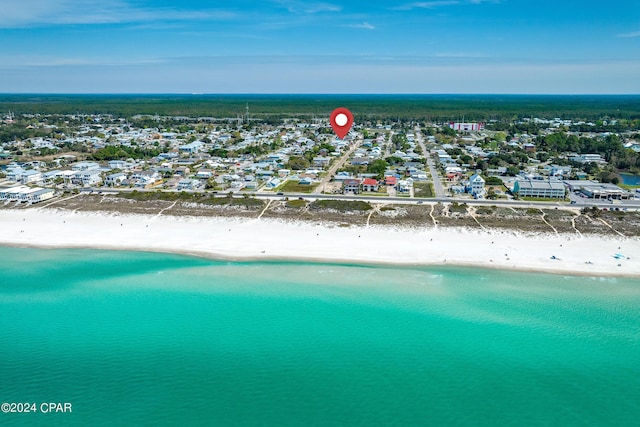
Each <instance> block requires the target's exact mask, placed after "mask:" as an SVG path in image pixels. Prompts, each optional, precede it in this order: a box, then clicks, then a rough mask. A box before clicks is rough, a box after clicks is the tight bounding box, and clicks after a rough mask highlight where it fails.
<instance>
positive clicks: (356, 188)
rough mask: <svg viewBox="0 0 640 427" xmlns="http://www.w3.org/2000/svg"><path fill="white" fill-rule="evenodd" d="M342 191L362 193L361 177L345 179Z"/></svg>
mask: <svg viewBox="0 0 640 427" xmlns="http://www.w3.org/2000/svg"><path fill="white" fill-rule="evenodd" d="M342 192H343V193H354V194H359V193H360V180H359V179H354V178H351V179H345V180H344V181H343V183H342Z"/></svg>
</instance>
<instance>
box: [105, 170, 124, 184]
mask: <svg viewBox="0 0 640 427" xmlns="http://www.w3.org/2000/svg"><path fill="white" fill-rule="evenodd" d="M126 179H127V175H126V174H124V173H122V172H118V173H112V174H111V175H107V177H106V179H105V181H104V182H105V184H107V185H108V186H109V187H118V186H120V185H122V183H123V182H124V181H125V180H126Z"/></svg>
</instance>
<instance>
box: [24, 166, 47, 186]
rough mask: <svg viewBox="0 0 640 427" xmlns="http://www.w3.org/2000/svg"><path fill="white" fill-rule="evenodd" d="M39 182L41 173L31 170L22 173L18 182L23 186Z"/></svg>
mask: <svg viewBox="0 0 640 427" xmlns="http://www.w3.org/2000/svg"><path fill="white" fill-rule="evenodd" d="M39 181H42V173H41V172H40V171H37V170H33V169H30V170H28V171H24V172H23V173H22V176H21V177H20V182H22V183H23V184H31V183H33V182H39Z"/></svg>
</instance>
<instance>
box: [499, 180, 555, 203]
mask: <svg viewBox="0 0 640 427" xmlns="http://www.w3.org/2000/svg"><path fill="white" fill-rule="evenodd" d="M512 192H513V193H516V194H518V196H520V197H538V198H545V199H564V196H565V187H564V184H563V183H562V181H553V180H549V181H542V180H538V179H526V180H516V181H515V183H514V184H513V190H512Z"/></svg>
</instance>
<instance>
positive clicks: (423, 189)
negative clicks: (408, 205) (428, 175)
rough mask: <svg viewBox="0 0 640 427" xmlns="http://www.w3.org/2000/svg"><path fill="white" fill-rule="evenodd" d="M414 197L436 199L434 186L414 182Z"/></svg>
mask: <svg viewBox="0 0 640 427" xmlns="http://www.w3.org/2000/svg"><path fill="white" fill-rule="evenodd" d="M413 195H414V196H415V197H435V196H436V195H435V192H434V191H433V184H432V183H430V182H414V183H413Z"/></svg>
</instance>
